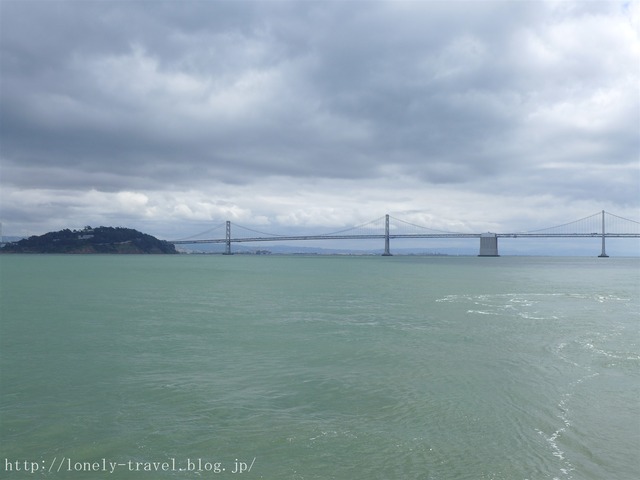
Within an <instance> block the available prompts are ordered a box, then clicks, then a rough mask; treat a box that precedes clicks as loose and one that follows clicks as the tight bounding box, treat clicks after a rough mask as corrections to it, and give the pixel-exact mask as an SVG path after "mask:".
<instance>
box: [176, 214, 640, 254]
mask: <svg viewBox="0 0 640 480" xmlns="http://www.w3.org/2000/svg"><path fill="white" fill-rule="evenodd" d="M392 220H393V222H392ZM232 226H233V227H234V228H233V229H232ZM223 227H224V231H225V235H224V237H222V236H219V237H218V238H207V239H198V238H197V237H200V236H203V235H206V234H212V233H213V232H215V231H217V230H219V231H220V232H222V228H223ZM232 230H233V232H234V234H235V232H236V231H237V230H240V231H241V232H245V234H244V235H237V236H234V235H232ZM589 237H591V238H601V240H602V250H601V253H600V255H598V256H599V257H608V255H607V253H606V249H605V240H606V239H607V238H616V237H617V238H640V222H638V221H636V220H631V219H628V218H624V217H620V216H618V215H614V214H613V213H609V212H605V211H604V210H602V211H601V212H597V213H594V214H593V215H589V216H588V217H584V218H580V219H578V220H574V221H571V222H567V223H563V224H561V225H555V226H551V227H547V228H541V229H537V230H531V231H524V232H511V233H492V232H486V233H466V232H451V231H444V230H437V229H432V228H429V227H426V226H421V225H417V224H414V223H410V222H407V221H404V220H401V219H399V218H395V217H392V216H390V215H385V216H384V217H381V218H377V219H375V220H371V221H370V222H367V223H364V224H361V225H356V226H354V227H350V228H346V229H343V230H340V231H337V232H330V233H324V234H316V235H279V234H274V233H266V232H260V231H257V230H253V229H251V228H248V227H243V226H241V225H237V224H232V223H231V221H229V220H227V221H226V222H224V223H222V224H220V225H217V226H215V227H213V228H212V229H209V230H207V231H206V232H201V233H199V234H197V235H193V236H191V237H189V238H184V239H180V240H170V241H169V243H173V244H174V245H186V244H189V245H193V244H203V243H213V244H215V243H218V244H224V245H225V251H224V254H225V255H231V254H232V251H231V244H232V243H255V242H283V241H305V240H366V239H380V240H384V253H383V254H382V255H383V256H391V255H392V253H391V248H390V241H391V240H392V239H401V238H404V239H407V238H412V239H421V238H476V239H479V240H480V249H479V254H478V256H480V257H497V256H499V253H498V239H499V238H589Z"/></svg>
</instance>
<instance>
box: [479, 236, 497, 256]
mask: <svg viewBox="0 0 640 480" xmlns="http://www.w3.org/2000/svg"><path fill="white" fill-rule="evenodd" d="M478 256H479V257H499V256H500V255H498V235H496V234H495V233H482V234H480V253H479V254H478Z"/></svg>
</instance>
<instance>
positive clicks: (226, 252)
mask: <svg viewBox="0 0 640 480" xmlns="http://www.w3.org/2000/svg"><path fill="white" fill-rule="evenodd" d="M223 255H233V254H232V253H231V222H230V221H229V220H227V236H226V242H225V246H224V253H223Z"/></svg>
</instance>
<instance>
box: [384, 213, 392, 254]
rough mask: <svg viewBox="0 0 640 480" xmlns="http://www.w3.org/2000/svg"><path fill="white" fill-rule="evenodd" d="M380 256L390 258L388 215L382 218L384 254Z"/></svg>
mask: <svg viewBox="0 0 640 480" xmlns="http://www.w3.org/2000/svg"><path fill="white" fill-rule="evenodd" d="M382 256H383V257H390V256H391V251H389V215H385V216H384V253H383V254H382Z"/></svg>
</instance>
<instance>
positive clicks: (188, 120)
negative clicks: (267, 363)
mask: <svg viewBox="0 0 640 480" xmlns="http://www.w3.org/2000/svg"><path fill="white" fill-rule="evenodd" d="M639 20H640V6H639V2H637V1H633V2H617V1H602V2H599V1H580V2H571V1H569V2H567V1H561V2H546V1H499V2H494V1H464V2H463V1H375V2H374V1H295V2H293V1H259V2H257V1H256V2H249V1H238V0H233V1H195V0H194V1H181V2H178V1H169V2H160V1H54V0H47V1H33V0H26V1H22V0H20V1H18V0H15V1H14V0H0V21H1V25H0V27H1V28H0V55H1V57H0V61H1V64H0V67H1V81H2V83H1V90H0V95H1V97H0V115H1V118H0V121H1V122H0V140H1V144H0V145H1V150H0V156H1V157H0V159H1V172H0V174H1V177H0V182H1V185H0V186H1V194H0V195H1V197H0V201H1V211H0V221H1V222H2V226H3V234H4V235H35V234H42V233H45V232H47V231H50V230H58V229H62V228H82V227H83V226H85V225H92V226H98V225H109V226H125V227H131V228H137V229H140V230H142V231H145V232H147V233H150V234H152V235H155V236H158V237H159V238H166V239H172V238H180V237H186V236H189V235H190V234H193V233H197V232H198V231H202V230H205V229H207V228H209V227H211V226H214V225H216V224H219V223H221V222H224V221H225V220H231V221H233V222H236V223H239V224H242V225H247V226H253V227H259V228H260V229H262V230H266V231H271V232H285V231H289V230H291V228H294V229H307V230H312V231H313V230H316V231H326V229H327V228H333V227H336V228H341V227H346V226H351V225H355V224H359V223H363V222H366V221H368V220H371V219H374V218H378V217H380V216H383V215H384V214H385V213H390V214H392V215H393V216H395V217H398V218H402V219H405V220H406V221H410V222H413V223H418V224H420V225H427V226H432V227H434V228H438V229H445V230H455V231H469V232H481V231H488V230H491V231H496V232H508V231H521V230H529V229H533V228H540V227H546V226H550V225H555V224H558V223H564V222H567V221H571V220H574V219H577V218H581V217H585V216H587V215H590V214H592V213H595V212H598V211H600V210H602V209H605V210H607V211H610V212H612V213H615V214H617V215H621V216H623V217H627V218H633V219H636V220H637V219H638V217H639V209H640V193H639V190H640V187H639V185H640V183H639V182H640V173H639V172H640V166H639V152H640V110H639V109H640V94H639V88H638V85H639V82H640V38H639V34H638V32H639V27H640V25H639Z"/></svg>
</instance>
